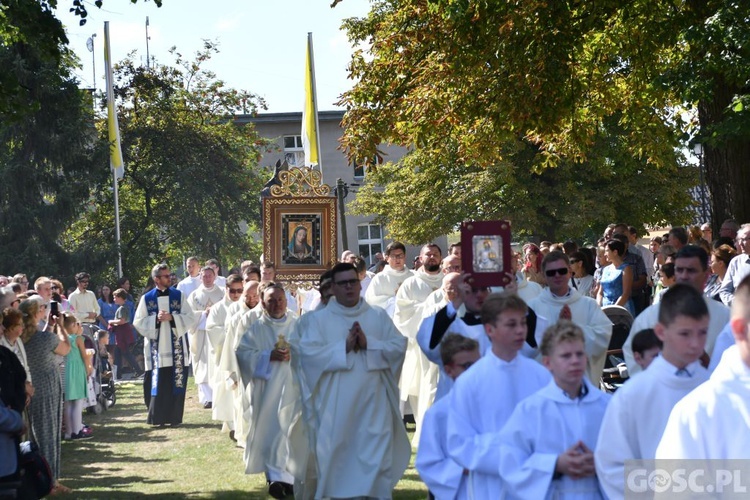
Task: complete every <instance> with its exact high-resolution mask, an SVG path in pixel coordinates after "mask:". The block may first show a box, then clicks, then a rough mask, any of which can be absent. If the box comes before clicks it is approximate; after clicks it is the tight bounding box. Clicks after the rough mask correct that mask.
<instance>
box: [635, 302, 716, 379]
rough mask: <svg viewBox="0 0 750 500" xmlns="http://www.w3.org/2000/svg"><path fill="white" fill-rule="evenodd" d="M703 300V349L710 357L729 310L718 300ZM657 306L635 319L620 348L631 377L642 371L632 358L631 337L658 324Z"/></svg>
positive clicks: (649, 308)
mask: <svg viewBox="0 0 750 500" xmlns="http://www.w3.org/2000/svg"><path fill="white" fill-rule="evenodd" d="M703 300H704V301H705V302H706V306H708V315H709V323H708V335H707V336H706V347H705V349H706V352H707V353H708V354H709V355H710V354H711V353H712V352H713V349H714V344H715V343H716V338H717V337H718V336H719V333H720V332H721V330H722V329H723V328H724V326H725V325H726V324H727V323H728V322H729V308H728V307H727V306H725V305H724V304H722V303H721V302H719V301H718V300H714V299H711V298H709V297H703ZM659 306H660V303H657V304H653V305H650V306H648V307H647V308H646V309H644V310H643V312H642V313H641V314H639V315H638V317H637V318H635V321H633V325H632V326H631V327H630V333H629V334H628V338H627V340H626V341H625V344H623V346H622V354H623V355H624V356H625V364H627V365H628V374H629V375H630V376H631V377H632V376H633V375H635V374H636V373H640V372H641V371H643V370H641V366H640V365H639V364H638V363H636V362H635V358H634V357H633V337H635V334H636V333H638V332H640V331H641V330H645V329H647V328H653V327H654V326H655V325H656V323H658V322H659Z"/></svg>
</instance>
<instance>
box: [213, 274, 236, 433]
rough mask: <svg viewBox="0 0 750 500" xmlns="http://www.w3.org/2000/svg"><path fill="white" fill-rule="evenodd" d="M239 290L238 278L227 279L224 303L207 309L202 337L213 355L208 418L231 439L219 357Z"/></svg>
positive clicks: (229, 394)
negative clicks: (211, 407) (209, 415)
mask: <svg viewBox="0 0 750 500" xmlns="http://www.w3.org/2000/svg"><path fill="white" fill-rule="evenodd" d="M243 289H244V284H243V282H242V277H241V276H240V275H239V274H232V275H230V276H228V277H227V286H226V289H225V293H224V300H222V301H221V302H219V303H218V304H215V305H214V306H213V307H212V308H211V311H210V312H209V313H208V318H207V319H206V334H207V335H208V341H209V342H210V343H211V349H212V350H213V352H214V357H213V363H214V371H213V375H212V377H211V389H212V390H213V409H212V410H211V418H213V420H218V421H219V422H223V424H222V430H226V431H227V432H230V433H232V436H233V435H234V416H233V397H232V392H231V390H230V388H229V387H227V384H226V383H225V381H226V378H225V374H224V371H223V370H222V369H221V357H222V355H223V352H224V340H225V339H226V331H227V330H226V329H227V323H228V320H229V316H228V312H229V307H230V306H231V305H232V304H234V303H235V302H237V301H238V300H239V299H240V297H241V296H242V291H243Z"/></svg>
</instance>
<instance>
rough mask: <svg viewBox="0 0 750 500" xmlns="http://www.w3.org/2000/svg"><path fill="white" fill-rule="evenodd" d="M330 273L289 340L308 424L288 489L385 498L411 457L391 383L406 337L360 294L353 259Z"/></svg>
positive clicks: (330, 495) (317, 494) (321, 494)
mask: <svg viewBox="0 0 750 500" xmlns="http://www.w3.org/2000/svg"><path fill="white" fill-rule="evenodd" d="M332 274H333V294H334V297H333V298H331V300H330V302H329V303H328V305H327V306H326V308H325V309H322V310H319V311H315V312H312V313H309V314H305V315H304V316H303V317H302V318H301V320H300V322H299V323H298V325H297V328H296V329H295V332H294V334H293V335H292V339H291V341H290V342H291V344H292V359H295V357H296V359H297V360H298V364H295V366H296V370H297V376H298V377H299V379H300V384H299V385H300V389H301V391H302V398H303V409H304V411H305V413H306V414H305V416H304V417H305V418H304V419H303V421H304V422H306V423H307V424H308V425H309V429H308V431H307V433H306V434H307V436H308V437H309V450H307V449H300V448H295V449H294V453H295V454H296V455H297V456H296V458H295V460H296V462H297V463H302V464H304V462H305V461H306V460H307V459H308V456H307V452H308V451H309V452H310V455H309V460H310V462H311V463H310V464H309V466H307V467H305V466H303V467H302V468H301V470H300V471H299V472H298V473H299V474H301V475H302V477H299V476H297V481H296V482H295V495H297V494H298V493H300V492H299V487H303V488H304V490H305V492H309V496H308V494H307V493H306V494H305V495H303V496H302V497H304V498H313V497H314V498H352V497H375V498H390V497H391V496H392V492H393V489H394V487H395V486H396V483H398V481H399V480H400V479H401V477H402V475H403V473H404V471H405V470H406V467H407V466H408V464H409V459H410V457H411V446H410V445H409V441H408V438H407V436H406V431H405V429H404V425H403V422H402V420H401V414H400V412H399V407H398V388H397V384H396V381H397V380H398V376H399V370H400V369H401V364H402V362H403V359H404V353H405V351H406V339H405V338H404V337H403V336H402V335H401V334H400V333H399V332H398V330H397V329H396V327H395V326H394V325H393V322H392V321H391V319H390V318H389V317H388V315H387V314H386V313H385V311H383V310H382V309H380V308H377V307H371V306H370V305H369V304H368V303H367V302H365V301H364V300H361V299H360V296H359V291H360V281H359V278H358V276H357V271H356V269H355V268H354V266H352V265H351V264H345V263H341V264H337V265H336V266H334V268H333V269H332ZM300 455H301V456H300ZM300 485H301V486H300ZM298 486H299V487H298ZM312 492H314V493H312Z"/></svg>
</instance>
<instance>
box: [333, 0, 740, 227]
mask: <svg viewBox="0 0 750 500" xmlns="http://www.w3.org/2000/svg"><path fill="white" fill-rule="evenodd" d="M749 22H750V4H748V3H747V2H740V1H733V0H708V1H697V0H695V1H693V0H691V1H687V2H681V3H674V2H670V1H666V0H638V1H630V2H621V1H615V0H598V1H595V2H578V1H572V0H567V1H566V0H563V1H559V2H535V1H524V2H506V1H502V0H490V1H481V2H480V1H475V0H467V1H456V0H434V1H427V0H380V1H376V2H374V3H373V6H372V9H371V11H370V13H369V15H368V16H367V17H365V18H362V19H351V20H348V21H347V22H346V23H345V27H346V29H347V30H348V33H349V37H350V40H351V41H352V42H353V43H354V44H358V45H359V44H361V45H364V46H366V47H367V48H362V49H359V50H357V51H356V52H355V54H354V56H353V59H352V62H351V66H350V72H351V76H352V78H353V79H354V80H355V81H357V83H356V84H355V85H354V87H353V89H352V90H350V91H349V92H346V93H345V94H344V96H343V98H342V101H341V102H342V104H344V105H345V106H346V107H347V108H348V112H347V115H346V117H345V119H344V125H345V127H346V129H345V134H344V138H343V146H344V148H345V149H346V150H347V152H348V154H349V155H350V156H352V157H354V158H355V159H356V158H359V159H361V158H372V157H373V156H377V153H378V151H377V148H378V145H379V144H381V143H394V144H399V145H403V146H407V147H410V148H413V150H414V151H418V150H419V151H422V152H423V154H428V155H429V157H430V158H432V159H435V160H436V161H439V160H438V159H439V158H440V157H443V158H451V159H452V160H453V161H454V164H456V163H457V164H459V165H474V166H481V167H482V168H489V166H499V165H503V164H506V165H507V164H508V157H507V154H506V152H507V151H508V148H507V147H505V146H504V145H506V144H512V143H513V142H515V141H516V140H518V138H519V137H522V138H523V139H524V140H525V141H526V142H528V143H529V144H531V145H533V146H534V147H535V148H536V150H537V155H536V156H537V157H536V158H535V159H534V161H533V165H534V169H535V171H536V172H540V171H541V169H545V168H549V167H552V166H555V165H560V164H562V163H564V162H568V163H570V164H571V165H573V166H575V165H583V164H584V162H586V161H587V159H588V158H589V156H591V155H592V154H596V151H595V146H596V144H597V140H598V138H600V137H602V136H607V135H609V136H611V135H612V134H613V133H615V132H616V133H617V136H616V137H617V140H618V142H619V150H620V155H619V156H618V157H619V158H622V157H623V155H627V156H629V157H630V158H632V159H634V161H636V162H637V163H640V164H642V165H643V166H644V168H648V169H651V168H666V169H674V168H675V167H676V166H677V165H679V164H680V162H681V154H680V148H682V147H684V146H685V145H686V139H687V138H688V137H690V135H691V134H692V135H693V136H698V137H699V138H700V139H701V140H702V141H704V142H706V145H707V147H706V154H705V163H706V166H707V171H708V175H709V180H710V182H709V186H710V187H711V192H712V195H713V197H712V199H713V203H714V218H715V219H720V218H722V217H724V216H726V215H734V216H736V217H738V218H741V219H744V220H750V207H748V209H747V210H746V209H745V208H744V202H742V201H741V200H742V195H741V193H740V192H742V193H747V192H748V189H747V188H748V184H747V183H746V179H745V177H743V176H744V175H747V174H746V173H745V170H744V169H743V166H744V162H745V161H746V159H745V157H746V154H745V151H746V148H747V144H748V127H747V119H746V117H745V116H746V111H745V110H744V107H743V103H744V101H745V100H746V99H747V96H746V94H747V75H748V74H750V71H748V70H749V69H750V68H749V66H750V65H749V64H748V63H750V57H748V56H749V55H750V54H748V51H749V50H750V49H748V47H750V43H748V42H750V40H748V37H750V29H748V23H749ZM695 109H697V110H698V111H700V113H698V115H699V117H700V121H699V125H700V126H699V128H698V129H697V130H696V129H695V128H691V126H692V124H691V123H690V122H689V121H688V120H687V119H686V118H685V117H686V116H689V115H690V114H689V113H686V112H685V111H691V110H695ZM613 120H614V122H615V125H616V126H615V127H613V126H612V122H613ZM510 150H513V148H510ZM576 168H577V167H576ZM612 168H613V169H614V170H615V171H617V170H618V169H619V168H620V164H619V163H615V164H612ZM719 170H722V171H723V172H724V174H723V178H722V179H721V180H719V179H718V177H719V176H718V175H717V173H718V171H719ZM626 171H627V169H625V170H624V172H626ZM667 171H669V170H667ZM630 182H637V179H633V180H630ZM727 194H729V196H727ZM654 201H655V203H657V204H658V203H660V200H659V199H657V200H654ZM724 201H726V202H727V203H728V205H726V206H721V205H722V204H723V203H724ZM616 208H618V210H617V211H618V212H619V211H621V210H620V209H619V208H620V207H616ZM673 221H674V222H678V221H680V216H679V214H677V215H676V216H675V217H674V219H673ZM520 222H521V223H523V221H520ZM647 222H656V221H655V220H650V221H647Z"/></svg>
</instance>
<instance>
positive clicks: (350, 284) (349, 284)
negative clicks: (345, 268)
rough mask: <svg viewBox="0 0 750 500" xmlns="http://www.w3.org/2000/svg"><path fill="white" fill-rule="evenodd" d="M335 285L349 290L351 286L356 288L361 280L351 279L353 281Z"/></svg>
mask: <svg viewBox="0 0 750 500" xmlns="http://www.w3.org/2000/svg"><path fill="white" fill-rule="evenodd" d="M333 283H334V284H336V285H338V286H343V287H346V288H348V287H350V286H354V285H356V284H357V283H359V279H356V278H355V279H351V280H343V281H334V282H333Z"/></svg>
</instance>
